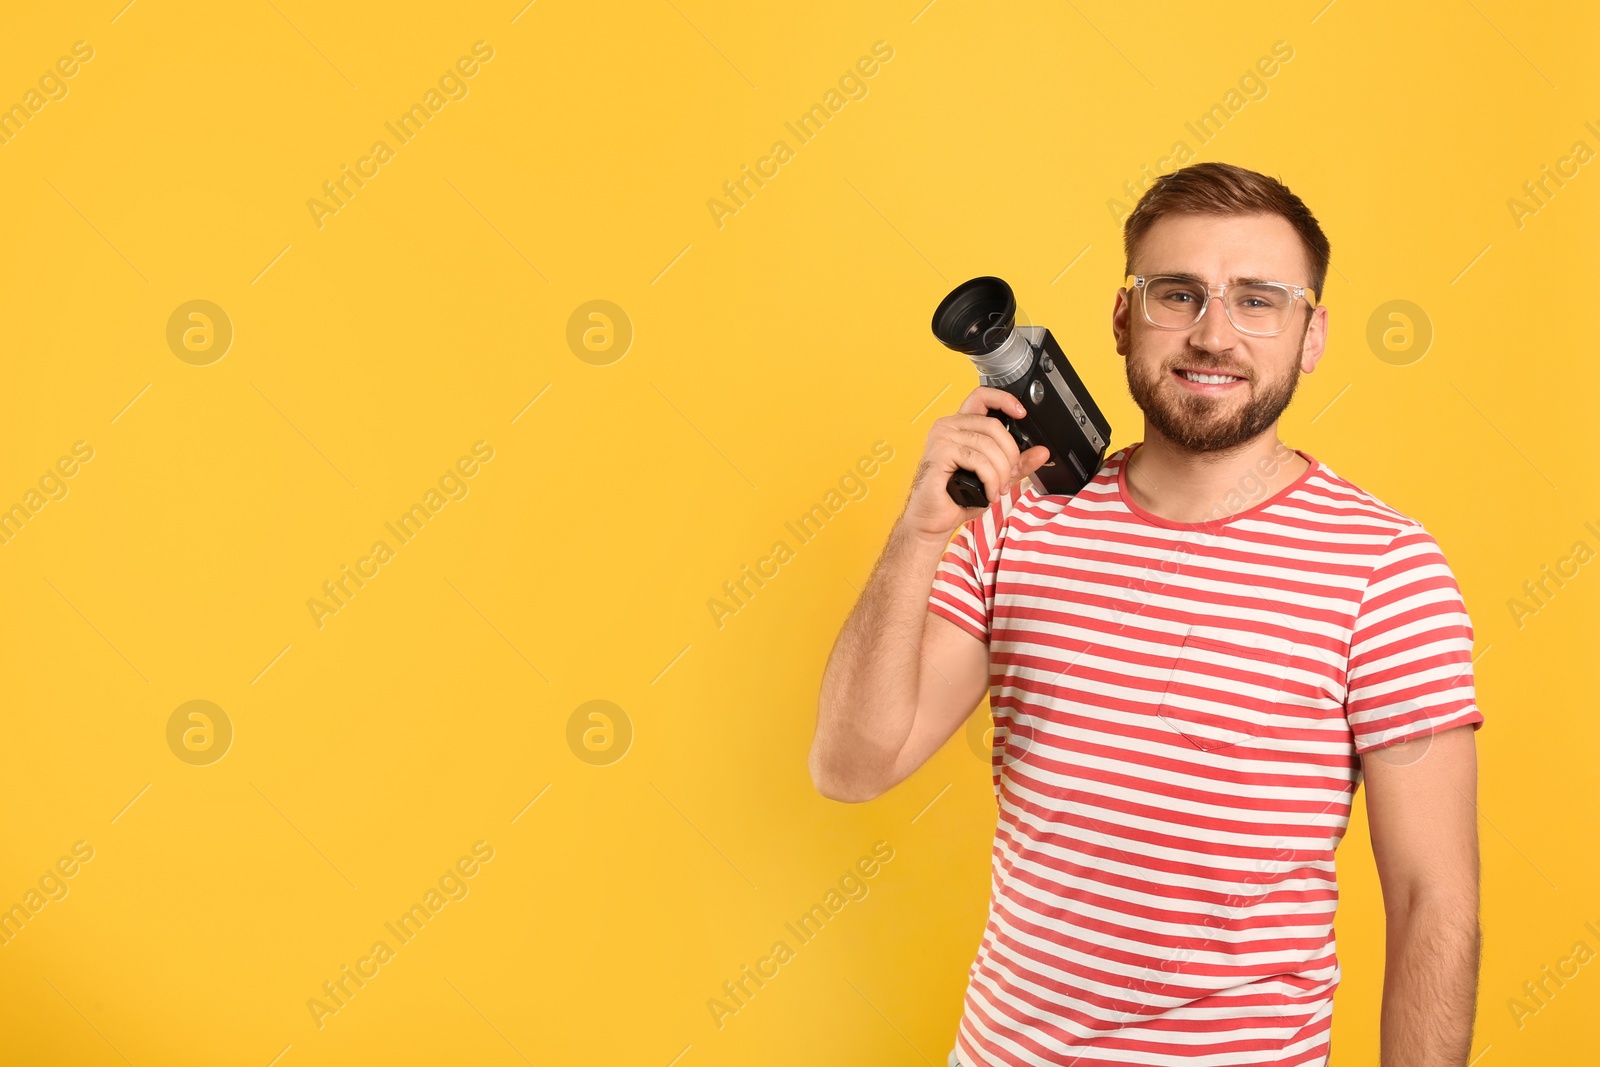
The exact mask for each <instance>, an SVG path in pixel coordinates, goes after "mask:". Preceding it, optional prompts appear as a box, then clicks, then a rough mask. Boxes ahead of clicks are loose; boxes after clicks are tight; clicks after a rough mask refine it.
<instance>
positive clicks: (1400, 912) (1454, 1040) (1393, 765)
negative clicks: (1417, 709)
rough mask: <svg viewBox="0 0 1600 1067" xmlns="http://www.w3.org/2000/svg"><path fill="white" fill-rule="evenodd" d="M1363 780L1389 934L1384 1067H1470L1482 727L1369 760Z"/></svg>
mask: <svg viewBox="0 0 1600 1067" xmlns="http://www.w3.org/2000/svg"><path fill="white" fill-rule="evenodd" d="M1362 777H1363V779H1364V781H1365V782H1366V788H1367V821H1368V824H1369V826H1370V827H1371V833H1372V851H1373V855H1374V857H1375V859H1376V861H1377V867H1378V878H1379V881H1380V882H1381V883H1382V885H1383V905H1384V912H1385V915H1386V916H1387V927H1388V938H1387V944H1386V955H1385V967H1384V978H1383V1016H1382V1029H1381V1038H1380V1050H1381V1051H1380V1063H1381V1067H1465V1064H1466V1063H1467V1056H1468V1054H1469V1052H1470V1050H1471V1047H1472V1026H1473V1019H1474V1016H1475V1015H1476V1010H1477V999H1478V963H1479V953H1480V951H1481V946H1482V932H1481V930H1480V929H1479V926H1478V817H1477V781H1478V756H1477V746H1476V742H1475V739H1474V730H1473V727H1472V726H1471V725H1467V726H1457V727H1454V728H1451V729H1448V730H1444V731H1441V732H1439V733H1435V734H1433V735H1431V736H1429V737H1422V738H1417V739H1416V740H1412V741H1406V742H1403V743H1401V744H1397V745H1390V746H1388V747H1385V748H1379V749H1375V750H1373V751H1370V752H1368V753H1366V754H1365V755H1364V756H1363V757H1362Z"/></svg>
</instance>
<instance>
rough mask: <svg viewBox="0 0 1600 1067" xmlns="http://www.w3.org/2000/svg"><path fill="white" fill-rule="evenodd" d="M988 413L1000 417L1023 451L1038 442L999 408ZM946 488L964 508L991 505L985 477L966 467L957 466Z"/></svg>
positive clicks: (991, 409) (992, 416)
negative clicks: (984, 482) (985, 487)
mask: <svg viewBox="0 0 1600 1067" xmlns="http://www.w3.org/2000/svg"><path fill="white" fill-rule="evenodd" d="M986 414H987V415H988V416H989V417H990V418H991V419H999V420H1000V425H1002V426H1004V427H1005V428H1006V431H1007V432H1008V433H1010V434H1011V439H1012V440H1013V441H1016V443H1017V447H1018V448H1020V449H1022V450H1023V451H1027V450H1028V449H1030V448H1032V447H1033V446H1034V445H1035V444H1037V443H1038V442H1037V441H1034V440H1033V439H1032V438H1030V437H1029V436H1028V434H1027V431H1025V430H1023V429H1022V428H1021V427H1020V426H1018V425H1016V424H1015V423H1013V422H1012V421H1011V417H1010V416H1009V415H1007V414H1006V413H1005V412H1004V411H1002V410H1000V409H999V408H990V409H989V410H988V411H987V412H986ZM1052 462H1053V460H1052ZM1047 466H1048V464H1047ZM945 488H946V490H947V491H948V492H949V494H950V499H951V500H954V501H955V502H956V503H957V504H960V505H961V506H962V507H964V508H986V507H988V506H989V503H990V501H989V494H988V493H987V492H986V491H985V489H984V487H983V479H982V478H979V477H978V476H977V475H976V474H974V473H973V472H972V471H969V470H967V469H966V468H965V467H957V468H956V470H955V471H954V473H952V474H951V475H950V481H949V482H947V483H946V485H945Z"/></svg>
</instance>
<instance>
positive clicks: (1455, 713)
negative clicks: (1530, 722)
mask: <svg viewBox="0 0 1600 1067" xmlns="http://www.w3.org/2000/svg"><path fill="white" fill-rule="evenodd" d="M1137 447H1138V445H1133V446H1130V447H1129V448H1124V449H1121V450H1119V451H1118V452H1116V453H1114V454H1112V455H1111V456H1110V457H1108V458H1107V460H1106V461H1105V463H1104V464H1103V465H1102V467H1101V469H1100V471H1099V472H1097V474H1096V476H1095V478H1094V480H1093V481H1091V482H1090V483H1089V484H1088V485H1087V486H1085V487H1084V489H1083V490H1082V491H1080V492H1079V493H1078V494H1077V495H1076V496H1073V497H1060V496H1048V495H1042V494H1040V493H1039V492H1038V491H1037V490H1036V488H1034V487H1033V486H1032V485H1031V484H1030V485H1027V486H1026V488H1024V487H1023V486H1021V485H1019V486H1016V487H1013V488H1012V490H1011V491H1010V492H1009V493H1007V494H1006V495H1005V496H1004V497H1003V498H1002V499H1000V500H998V501H995V502H994V503H993V504H991V505H990V507H989V509H988V510H987V511H986V512H984V514H982V515H980V516H978V517H976V518H974V519H973V520H971V521H970V522H968V523H967V524H966V525H964V526H963V527H962V528H961V529H960V530H959V531H958V532H957V534H956V536H955V537H954V539H953V540H952V541H951V543H950V546H949V548H948V549H947V551H946V552H945V555H944V558H943V560H942V561H941V563H940V565H939V571H938V574H937V577H936V579H935V582H934V586H933V591H932V593H931V595H930V597H929V608H930V610H932V611H935V612H937V613H938V614H940V615H942V616H943V617H944V618H946V619H948V620H950V621H951V622H953V623H955V624H956V625H958V626H960V627H962V628H963V629H965V630H967V631H968V632H969V633H971V634H972V635H973V636H974V637H976V638H978V639H980V640H984V641H986V642H987V643H988V645H989V662H990V690H989V693H990V697H989V699H990V706H991V708H992V710H993V713H994V718H995V734H994V738H995V744H994V750H993V752H992V756H991V759H992V773H993V782H994V790H995V799H996V803H997V805H998V808H999V813H998V821H997V824H996V829H995V839H994V848H993V868H992V877H991V889H992V896H991V901H990V911H989V921H988V925H987V927H986V928H985V930H984V934H983V939H982V942H981V943H980V945H979V947H978V951H977V956H976V958H975V959H974V961H973V963H972V966H971V968H970V970H969V975H968V986H967V994H966V1002H965V1010H964V1012H963V1015H962V1018H961V1023H960V1028H959V1031H958V1034H957V1054H958V1055H959V1057H960V1060H961V1063H962V1064H964V1065H966V1067H1002V1065H1004V1067H1024V1065H1027V1067H1046V1065H1055V1064H1063V1063H1070V1064H1072V1065H1073V1067H1101V1065H1105V1067H1111V1065H1117V1067H1131V1065H1137V1067H1169V1065H1170V1067H1197V1065H1200V1067H1203V1065H1215V1067H1246V1065H1260V1067H1266V1065H1272V1067H1290V1065H1293V1064H1308V1065H1315V1064H1322V1063H1323V1062H1324V1061H1325V1060H1326V1058H1327V1055H1328V1048H1329V1045H1328V1037H1329V1026H1330V1023H1331V1019H1332V1012H1333V993H1334V990H1335V988H1336V987H1337V986H1338V984H1339V977H1340V971H1339V962H1338V958H1337V956H1336V954H1335V950H1334V936H1333V917H1334V909H1335V906H1336V905H1337V902H1338V883H1337V880H1336V878H1335V874H1334V850H1335V848H1336V847H1337V846H1338V843H1339V841H1340V839H1341V838H1342V836H1343V834H1344V831H1345V828H1346V826H1347V825H1348V822H1349V816H1350V805H1351V800H1352V798H1353V796H1354V793H1355V789H1356V786H1357V784H1358V782H1359V780H1360V766H1361V764H1360V758H1359V757H1360V754H1361V753H1364V752H1367V751H1371V750H1372V749H1374V748H1378V747H1382V746H1384V745H1389V744H1394V743H1397V742H1400V741H1404V740H1409V739H1411V738H1414V737H1418V736H1423V735H1426V734H1429V733H1432V732H1435V731H1438V730H1442V729H1447V728H1450V727H1454V726H1461V725H1472V726H1473V727H1474V728H1476V727H1477V726H1478V725H1479V724H1481V723H1482V722H1483V716H1482V714H1481V713H1480V712H1479V711H1478V708H1477V705H1476V699H1475V695H1474V690H1473V679H1472V643H1473V634H1472V625H1471V622H1470V620H1469V618H1468V616H1467V612H1466V608H1465V605H1464V604H1463V602H1462V599H1461V592H1460V589H1459V588H1458V587H1457V585H1456V582H1455V578H1454V576H1453V575H1452V573H1451V571H1450V568H1449V565H1448V564H1447V562H1446V561H1445V558H1444V555H1443V554H1442V553H1441V551H1440V549H1439V546H1438V544H1437V543H1436V542H1435V541H1434V539H1433V537H1432V536H1431V535H1430V534H1429V533H1427V531H1426V530H1424V529H1423V527H1422V526H1421V525H1419V524H1418V523H1417V522H1415V521H1414V520H1412V519H1410V518H1407V517H1406V516H1404V515H1402V514H1400V513H1399V512H1397V511H1395V510H1393V509H1392V508H1389V507H1388V506H1386V505H1384V504H1383V503H1381V502H1380V501H1378V500H1376V499H1375V498H1373V497H1372V496H1370V495H1369V494H1367V493H1365V492H1363V491H1362V490H1361V489H1359V488H1357V487H1356V486H1355V485H1353V484H1351V483H1350V482H1348V481H1345V480H1344V479H1343V478H1340V477H1339V476H1338V475H1336V474H1335V473H1333V472H1332V471H1331V470H1329V469H1328V468H1327V467H1325V466H1323V465H1322V464H1321V463H1319V462H1318V461H1316V460H1315V459H1314V458H1312V457H1311V456H1309V455H1306V453H1304V452H1301V453H1300V455H1301V456H1303V457H1304V458H1305V459H1306V460H1307V461H1309V462H1310V464H1311V466H1310V467H1309V469H1307V470H1306V471H1305V472H1304V473H1303V474H1302V475H1301V476H1300V477H1299V478H1298V479H1296V481H1295V482H1294V483H1293V484H1291V485H1289V486H1286V487H1285V488H1283V489H1282V490H1280V491H1279V492H1277V493H1276V494H1274V495H1273V496H1272V497H1271V498H1270V499H1265V500H1261V501H1260V502H1259V503H1256V504H1254V505H1253V506H1248V507H1247V508H1246V509H1245V510H1243V511H1240V512H1239V513H1237V514H1234V515H1231V516H1228V517H1227V518H1224V519H1221V520H1219V521H1217V522H1213V523H1204V524H1203V523H1178V522H1171V521H1168V520H1166V519H1163V518H1161V517H1159V516H1157V515H1154V514H1152V513H1150V512H1148V511H1147V510H1145V509H1144V508H1142V507H1140V506H1139V505H1138V504H1137V502H1135V501H1134V500H1133V499H1132V497H1131V496H1130V495H1129V493H1128V490H1127V486H1126V483H1125V481H1124V478H1123V472H1124V469H1125V467H1124V465H1125V463H1126V460H1127V458H1128V456H1129V455H1131V454H1132V451H1133V449H1135V448H1137ZM1253 484H1255V485H1257V486H1259V483H1253ZM1250 488H1251V485H1249V484H1246V485H1242V486H1241V493H1242V494H1243V495H1242V497H1241V500H1243V501H1245V502H1248V496H1249V490H1250ZM1257 495H1259V491H1258V493H1257Z"/></svg>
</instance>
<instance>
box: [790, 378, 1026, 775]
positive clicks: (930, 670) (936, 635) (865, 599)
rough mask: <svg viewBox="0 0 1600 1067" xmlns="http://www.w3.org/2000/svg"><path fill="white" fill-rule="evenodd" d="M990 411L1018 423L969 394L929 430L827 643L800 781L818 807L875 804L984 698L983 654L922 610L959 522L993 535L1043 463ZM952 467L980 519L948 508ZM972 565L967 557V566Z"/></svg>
mask: <svg viewBox="0 0 1600 1067" xmlns="http://www.w3.org/2000/svg"><path fill="white" fill-rule="evenodd" d="M991 408H992V409H996V410H1003V411H1007V412H1009V413H1010V414H1011V415H1013V416H1015V417H1021V416H1022V415H1024V414H1026V409H1025V408H1024V407H1023V405H1022V402H1021V401H1019V400H1018V399H1017V398H1016V397H1014V396H1012V395H1011V394H1010V393H1007V392H1005V391H1004V390H1001V389H995V388H993V387H992V386H987V385H980V386H978V388H976V389H974V390H973V391H972V392H971V393H969V394H968V395H967V398H966V399H965V400H964V401H962V403H961V407H960V409H959V410H958V411H957V412H956V414H954V415H947V416H945V417H944V418H942V419H936V420H934V423H933V428H932V429H931V430H929V432H928V445H927V448H926V449H925V450H924V452H923V456H922V460H921V462H920V463H919V464H918V465H917V474H916V477H915V478H913V479H912V484H911V493H910V496H909V497H908V499H907V500H906V508H905V511H904V512H903V513H902V514H901V516H900V519H899V520H898V521H897V522H896V523H895V525H894V530H893V531H892V532H891V533H890V535H889V543H888V545H887V546H886V547H885V548H884V550H883V555H882V557H880V558H879V560H878V565H877V566H876V567H875V568H873V571H872V577H871V578H870V579H869V580H868V582H867V588H866V590H865V591H864V592H863V593H862V594H861V599H860V601H859V602H858V603H857V604H856V606H855V610H853V611H852V612H851V613H850V618H849V619H847V620H846V621H845V624H844V629H843V630H841V631H840V633H839V639H838V640H837V641H835V642H834V645H833V652H832V654H831V655H830V656H829V657H828V666H827V668H826V670H825V671H824V672H823V676H822V693H821V697H820V699H819V700H818V704H817V732H816V736H815V737H814V738H813V739H812V742H811V755H810V758H809V765H810V769H811V781H812V783H813V784H815V785H816V787H817V790H818V792H820V793H822V795H823V796H825V797H829V798H831V799H833V800H844V801H851V802H855V801H862V800H871V799H873V798H874V797H877V796H879V795H880V794H882V793H883V792H884V791H885V790H887V789H889V788H890V787H891V786H894V785H895V784H897V783H898V782H900V781H901V780H903V779H904V778H906V777H907V776H908V775H910V774H911V772H912V771H914V770H916V769H917V768H918V767H920V766H921V765H922V764H923V763H924V762H925V761H926V760H927V759H928V757H929V756H931V755H933V753H934V752H936V751H938V749H939V746H940V745H942V744H944V743H945V741H947V740H948V739H949V738H950V735H951V734H953V733H955V732H956V730H957V728H959V727H960V725H961V724H962V723H963V722H964V721H966V719H967V716H969V715H971V714H972V710H973V709H974V708H976V707H977V706H978V701H979V700H981V699H982V697H983V691H984V689H985V688H986V687H987V685H988V681H989V645H988V642H987V641H985V640H984V639H983V638H982V637H981V636H980V635H979V634H978V633H973V632H968V631H966V630H964V629H962V627H960V626H957V625H956V624H955V623H953V622H951V621H949V620H948V619H945V618H943V617H941V616H938V615H934V614H933V613H932V612H930V611H929V610H928V598H929V595H930V594H931V593H932V591H933V583H934V579H935V578H936V577H937V575H938V573H939V564H940V560H941V559H942V558H943V557H944V553H945V550H946V549H947V547H948V546H949V544H950V534H951V531H953V530H955V529H956V528H957V527H959V526H961V525H962V524H963V522H966V521H970V520H978V521H987V522H990V523H993V522H994V521H995V520H996V519H997V518H998V511H999V509H1000V508H1001V507H1002V506H1003V504H1004V503H1005V502H1006V501H1009V500H1012V499H1014V498H1013V497H1011V496H1009V495H1008V491H1009V490H1010V489H1011V487H1012V486H1013V485H1015V484H1016V483H1017V482H1019V481H1020V480H1021V479H1022V478H1025V477H1027V476H1028V475H1029V474H1031V473H1033V472H1034V471H1035V470H1037V469H1038V468H1039V466H1040V465H1041V464H1043V463H1044V462H1045V461H1046V460H1047V459H1049V458H1050V450H1049V449H1048V448H1046V447H1045V446H1044V445H1034V446H1033V447H1032V448H1030V449H1028V451H1027V452H1018V451H1017V444H1016V442H1015V441H1013V440H1012V439H1011V435H1010V434H1009V433H1008V432H1006V430H1005V428H1004V427H1002V426H1001V425H1000V422H999V420H998V419H993V418H990V417H989V416H988V415H987V414H986V412H987V411H989V410H990V409H991ZM957 467H961V468H964V469H966V470H969V471H972V472H973V473H974V474H976V475H977V476H978V477H979V479H981V480H982V482H983V487H984V491H985V494H986V495H987V497H988V499H989V500H990V501H991V503H990V505H989V506H988V507H987V508H982V509H977V508H975V509H971V510H970V511H969V509H967V508H963V507H962V506H961V505H960V504H957V503H956V502H955V501H954V500H952V499H951V498H950V493H949V489H948V488H947V487H948V484H949V481H950V475H951V473H952V472H953V471H955V470H956V469H957ZM973 511H976V512H977V514H976V515H972V514H971V512H973ZM970 531H971V527H968V532H970ZM993 532H994V531H992V530H991V531H990V533H991V534H992V533H993ZM971 555H972V552H971V546H968V556H969V559H968V562H975V561H973V560H972V559H971ZM976 569H978V570H981V569H982V567H981V565H979V566H978V567H977V568H976ZM977 577H978V576H977V575H976V574H973V575H971V576H970V578H969V580H976V579H977Z"/></svg>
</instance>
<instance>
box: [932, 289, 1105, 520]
mask: <svg viewBox="0 0 1600 1067" xmlns="http://www.w3.org/2000/svg"><path fill="white" fill-rule="evenodd" d="M1016 310H1017V304H1016V298H1015V296H1014V295H1013V294H1012V292H1011V287H1010V286H1009V285H1007V284H1006V283H1005V282H1003V281H1001V280H1000V279H999V278H995V277H988V276H986V277H982V278H973V279H972V280H971V281H968V282H964V283H962V284H961V285H959V286H957V287H956V288H955V289H954V290H952V291H951V292H950V294H949V295H948V296H946V297H945V298H944V300H943V301H942V302H941V303H940V304H939V307H938V310H936V311H935V312H934V313H933V333H934V336H935V337H937V338H938V339H939V341H940V343H941V344H944V345H945V346H947V347H949V348H953V349H955V350H956V351H958V352H962V353H965V354H966V355H967V356H969V357H970V358H971V359H972V362H973V364H974V365H976V367H977V369H978V381H979V383H980V384H982V385H987V386H991V387H993V388H996V389H1003V390H1005V391H1006V392H1008V393H1010V394H1011V395H1012V396H1015V397H1016V398H1017V399H1018V400H1020V401H1021V402H1022V406H1023V407H1024V409H1026V411H1027V414H1026V415H1024V416H1023V417H1022V418H1020V419H1019V418H1013V417H1012V416H1010V415H1009V414H1007V413H1005V412H1003V411H999V410H996V409H994V408H990V409H989V416H990V417H991V418H995V419H999V420H1000V423H1001V425H1003V426H1004V427H1005V428H1006V430H1007V431H1008V432H1009V433H1010V434H1011V439H1012V440H1013V441H1015V442H1016V443H1017V448H1019V449H1020V450H1022V451H1027V450H1028V449H1029V448H1032V447H1033V446H1034V445H1044V446H1045V447H1046V448H1048V449H1049V450H1050V458H1049V459H1048V460H1047V461H1046V462H1045V465H1044V466H1042V467H1040V468H1039V469H1038V470H1036V471H1034V472H1033V473H1032V474H1030V475H1029V476H1028V477H1030V478H1032V479H1033V481H1034V483H1035V484H1036V485H1038V487H1039V489H1040V491H1041V492H1044V493H1048V494H1059V495H1064V496H1072V495H1073V494H1075V493H1077V492H1078V490H1080V489H1082V488H1083V487H1084V486H1085V485H1087V484H1088V483H1089V481H1090V480H1091V479H1093V478H1094V476H1095V474H1096V472H1098V471H1099V470H1100V465H1101V464H1102V463H1103V462H1104V460H1105V452H1106V447H1107V445H1108V444H1109V442H1110V440H1111V424H1110V423H1109V422H1107V421H1106V417H1105V416H1104V415H1102V414H1101V413H1100V408H1099V406H1098V405H1096V404H1095V402H1094V398H1093V397H1092V396H1090V395H1089V390H1088V389H1087V388H1085V386H1084V384H1083V379H1082V378H1080V377H1078V373H1077V371H1075V370H1074V369H1073V367H1072V364H1071V362H1070V361H1069V360H1068V359H1067V357H1066V355H1065V354H1064V353H1063V352H1062V351H1061V346H1060V345H1059V344H1057V343H1056V339H1055V337H1054V336H1052V335H1051V333H1050V331H1049V330H1048V329H1046V328H1044V327H1043V326H1027V325H1024V326H1018V325H1016ZM948 489H949V493H950V498H951V499H952V500H954V501H955V502H956V503H958V504H960V505H961V506H962V507H967V508H981V507H988V505H989V503H990V501H989V498H988V495H987V493H986V492H985V490H984V487H983V481H982V479H980V478H979V477H978V476H977V475H976V474H974V473H973V472H972V471H969V470H957V471H956V472H955V473H954V474H952V475H951V476H950V481H949V485H948Z"/></svg>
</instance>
